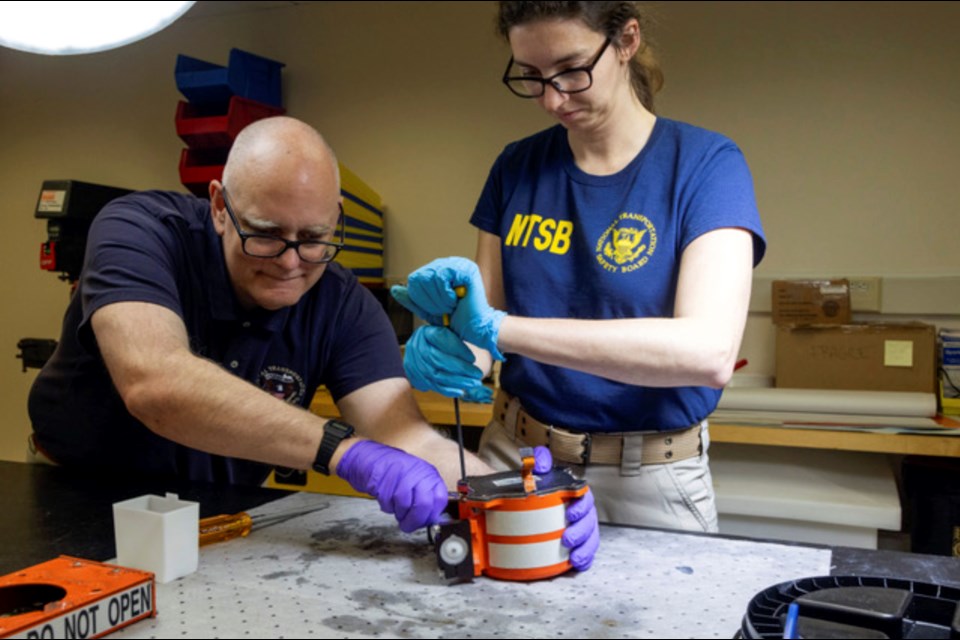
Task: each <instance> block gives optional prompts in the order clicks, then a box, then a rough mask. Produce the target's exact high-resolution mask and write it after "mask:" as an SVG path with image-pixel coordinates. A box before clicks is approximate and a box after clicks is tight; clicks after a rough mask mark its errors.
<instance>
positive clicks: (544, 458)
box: [533, 447, 553, 473]
mask: <svg viewBox="0 0 960 640" xmlns="http://www.w3.org/2000/svg"><path fill="white" fill-rule="evenodd" d="M550 469H553V456H552V455H550V449H547V448H546V447H534V448H533V472H534V473H547V472H549V471H550Z"/></svg>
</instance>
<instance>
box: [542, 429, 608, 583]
mask: <svg viewBox="0 0 960 640" xmlns="http://www.w3.org/2000/svg"><path fill="white" fill-rule="evenodd" d="M533 459H534V463H533V472H534V473H547V472H548V471H550V469H552V468H553V456H551V455H550V450H549V449H547V448H546V447H534V449H533ZM560 544H562V545H563V546H565V547H567V548H568V549H570V564H571V565H572V566H573V568H574V569H576V570H577V571H586V570H587V569H589V568H590V565H592V564H593V556H594V555H596V553H597V549H598V548H599V547H600V521H599V519H598V518H597V507H596V506H595V505H594V501H593V493H591V492H590V489H587V492H586V493H585V494H584V495H583V497H581V498H579V499H577V500H575V501H573V502H571V503H570V504H568V505H567V529H566V531H564V532H563V537H562V538H560Z"/></svg>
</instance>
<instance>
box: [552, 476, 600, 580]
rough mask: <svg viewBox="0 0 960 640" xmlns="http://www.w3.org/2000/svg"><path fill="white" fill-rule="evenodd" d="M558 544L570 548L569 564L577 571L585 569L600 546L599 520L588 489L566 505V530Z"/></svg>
mask: <svg viewBox="0 0 960 640" xmlns="http://www.w3.org/2000/svg"><path fill="white" fill-rule="evenodd" d="M560 544H562V545H563V546H565V547H566V548H568V549H570V564H571V565H572V566H573V568H574V569H576V570H577V571H586V570H587V569H589V568H590V565H592V564H593V556H595V555H596V553H597V549H599V548H600V521H599V520H598V518H597V507H596V506H595V505H594V503H593V493H592V492H591V491H590V489H589V488H588V489H587V492H586V493H585V494H583V497H581V498H579V499H578V500H575V501H574V502H571V503H570V504H569V505H568V506H567V530H566V531H564V532H563V537H562V538H560Z"/></svg>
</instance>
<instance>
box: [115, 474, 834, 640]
mask: <svg viewBox="0 0 960 640" xmlns="http://www.w3.org/2000/svg"><path fill="white" fill-rule="evenodd" d="M316 507H323V508H322V509H321V510H318V511H315V512H313V513H310V514H307V515H303V516H300V517H298V518H294V519H291V520H288V521H286V522H284V523H282V524H275V525H272V526H268V527H263V528H259V529H255V530H254V531H253V533H251V534H250V536H249V537H247V538H242V539H236V540H231V541H228V542H222V543H217V544H214V545H210V546H207V547H203V548H201V550H200V567H199V569H198V570H197V572H196V573H194V574H191V575H189V576H186V577H183V578H180V579H179V580H176V581H173V582H170V583H167V584H158V585H157V610H158V617H157V618H155V619H153V620H145V621H141V622H138V623H136V624H134V625H133V626H131V627H128V628H127V629H124V630H122V631H120V632H118V633H116V634H114V635H113V636H111V637H126V638H148V637H158V638H210V637H217V638H239V637H254V638H261V637H270V638H277V637H287V638H304V637H306V638H342V637H347V638H438V637H443V638H498V637H505V638H506V637H509V638H517V637H529V638H535V637H551V638H627V637H629V638H635V637H649V638H731V637H733V635H734V633H736V631H737V630H738V629H739V627H740V622H741V618H742V617H743V614H744V611H745V609H746V606H747V603H748V602H749V601H750V599H751V598H752V597H753V596H754V595H755V594H756V593H757V592H759V591H761V590H763V589H764V588H766V587H769V586H771V585H773V584H776V583H779V582H784V581H788V580H796V579H799V578H802V577H809V576H816V575H827V574H829V572H830V551H829V550H824V549H812V548H806V547H797V546H789V545H780V544H772V543H761V542H751V541H744V540H729V539H723V538H719V537H712V536H696V535H686V534H682V533H666V532H661V531H653V530H642V529H631V528H624V527H608V526H604V527H602V528H601V547H600V552H599V553H598V555H597V558H596V561H595V562H594V565H593V568H591V569H590V570H589V571H586V572H583V573H577V572H570V573H568V574H566V575H563V576H559V577H556V578H553V579H550V580H543V581H539V582H532V583H517V582H504V581H497V580H493V579H490V578H487V577H479V578H476V579H475V580H474V581H473V582H472V583H466V584H459V585H454V586H450V585H448V584H447V583H446V581H445V580H444V579H443V578H442V577H441V576H440V574H439V571H438V569H437V561H436V557H435V555H434V552H433V548H432V546H431V545H429V544H428V543H427V540H426V534H425V533H424V532H423V531H420V532H417V533H415V534H404V533H402V532H400V530H399V529H398V528H397V527H396V525H395V521H394V519H393V518H392V517H391V516H388V515H386V514H383V513H381V512H380V510H379V508H378V505H377V503H376V502H374V501H372V500H365V499H360V498H346V497H340V496H326V495H320V494H313V493H301V494H295V495H292V496H289V497H287V498H284V499H282V500H278V501H276V502H273V503H270V504H268V505H265V506H263V507H260V508H258V509H255V510H253V511H251V512H250V513H251V515H271V514H277V513H286V512H289V511H292V510H297V509H300V508H316Z"/></svg>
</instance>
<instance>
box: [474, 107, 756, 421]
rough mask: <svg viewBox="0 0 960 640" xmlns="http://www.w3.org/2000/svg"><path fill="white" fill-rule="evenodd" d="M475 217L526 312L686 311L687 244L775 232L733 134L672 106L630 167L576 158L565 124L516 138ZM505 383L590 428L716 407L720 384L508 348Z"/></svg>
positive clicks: (529, 405) (580, 315)
mask: <svg viewBox="0 0 960 640" xmlns="http://www.w3.org/2000/svg"><path fill="white" fill-rule="evenodd" d="M470 222H471V223H472V224H473V225H475V226H476V227H478V228H479V229H481V230H483V231H487V232H489V233H491V234H494V235H496V236H499V237H500V243H501V244H500V246H501V252H502V260H503V265H502V266H503V273H504V291H505V295H506V301H507V309H506V311H508V312H509V313H511V314H515V315H518V316H524V317H534V318H535V317H541V318H576V319H588V320H596V319H613V318H644V317H672V316H673V313H674V295H675V290H676V286H677V278H678V275H679V268H680V258H681V255H682V253H683V251H684V249H686V247H687V245H689V244H690V243H691V242H692V241H693V240H694V239H696V238H697V237H699V236H700V235H702V234H704V233H707V232H708V231H712V230H714V229H719V228H724V227H739V228H743V229H746V230H748V231H750V232H751V233H752V234H753V239H754V265H756V264H758V263H759V262H760V260H761V259H762V257H763V253H764V250H765V247H766V241H765V239H764V236H763V229H762V226H761V224H760V215H759V212H758V211H757V205H756V200H755V198H754V192H753V180H752V178H751V176H750V171H749V169H748V168H747V164H746V161H745V160H744V157H743V154H742V153H741V151H740V149H739V148H738V147H737V146H736V145H735V144H734V143H733V142H731V141H730V140H729V139H727V138H726V137H724V136H722V135H720V134H717V133H713V132H710V131H707V130H705V129H700V128H697V127H694V126H691V125H687V124H683V123H680V122H676V121H673V120H668V119H665V118H658V119H657V121H656V124H655V125H654V128H653V132H652V133H651V136H650V139H649V141H648V142H647V144H646V145H645V146H644V148H643V149H642V150H641V152H640V153H639V154H638V155H637V157H636V158H634V159H633V161H631V162H630V164H629V165H627V166H626V167H625V168H624V169H623V170H621V171H619V172H618V173H616V174H613V175H608V176H594V175H589V174H587V173H584V172H583V171H581V170H580V169H579V168H578V167H577V166H576V164H575V162H574V158H573V154H572V152H571V150H570V146H569V144H568V142H567V134H566V130H565V129H564V128H563V127H562V126H559V125H557V126H555V127H552V128H550V129H547V130H545V131H542V132H540V133H538V134H535V135H533V136H531V137H529V138H526V139H524V140H520V141H518V142H515V143H512V144H510V145H508V146H507V147H506V148H505V149H504V151H503V152H502V153H501V155H500V156H499V157H498V158H497V160H496V162H495V163H494V165H493V168H492V169H491V171H490V175H489V177H488V179H487V183H486V185H485V186H484V189H483V192H482V194H481V195H480V199H479V202H478V203H477V207H476V210H475V211H474V213H473V216H472V217H471V219H470ZM500 384H501V386H502V387H503V388H504V390H506V391H507V392H509V393H511V394H513V395H515V396H518V397H519V398H520V400H521V402H522V403H523V406H524V408H525V409H526V410H527V411H529V412H530V414H531V415H533V416H534V417H535V418H537V419H539V420H541V421H543V422H546V423H550V424H555V425H559V426H565V427H569V428H572V429H578V430H583V431H608V432H610V431H639V430H670V429H679V428H683V427H688V426H690V425H692V424H694V423H696V422H699V421H701V420H703V419H704V418H705V417H706V416H707V415H709V414H710V413H711V412H712V411H713V410H714V409H715V408H716V405H717V402H718V401H719V399H720V390H718V389H711V388H708V387H672V388H654V387H639V386H634V385H629V384H624V383H620V382H614V381H611V380H608V379H605V378H601V377H599V376H595V375H591V374H588V373H582V372H579V371H574V370H572V369H565V368H561V367H555V366H551V365H546V364H542V363H539V362H537V361H535V360H532V359H530V358H526V357H523V356H519V355H516V354H508V355H507V360H506V362H504V364H503V369H502V371H501V375H500Z"/></svg>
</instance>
